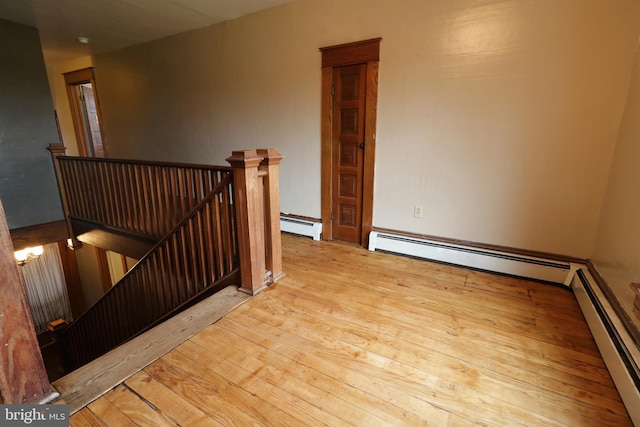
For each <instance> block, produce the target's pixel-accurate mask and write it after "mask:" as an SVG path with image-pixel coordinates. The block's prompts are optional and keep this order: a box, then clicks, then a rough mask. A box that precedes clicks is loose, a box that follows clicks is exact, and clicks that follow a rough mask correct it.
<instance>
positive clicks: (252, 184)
mask: <svg viewBox="0 0 640 427" xmlns="http://www.w3.org/2000/svg"><path fill="white" fill-rule="evenodd" d="M227 162H229V164H230V165H231V167H232V168H233V187H234V194H233V204H234V208H235V215H236V224H237V229H238V249H239V255H240V280H241V282H242V283H241V286H240V290H241V291H243V292H247V293H249V294H251V295H255V294H257V293H258V292H260V291H261V290H263V289H264V288H266V286H267V285H268V284H269V279H270V278H269V277H265V251H264V241H265V240H264V225H263V222H264V218H263V209H262V206H263V203H262V197H263V195H262V193H261V191H260V181H259V180H260V179H262V178H260V177H259V176H258V167H259V166H260V163H261V162H262V156H259V155H258V153H257V152H256V150H245V151H234V152H232V154H231V157H229V158H227Z"/></svg>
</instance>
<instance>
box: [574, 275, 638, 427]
mask: <svg viewBox="0 0 640 427" xmlns="http://www.w3.org/2000/svg"><path fill="white" fill-rule="evenodd" d="M571 287H572V288H573V292H574V294H575V295H576V299H577V300H578V304H580V309H581V310H582V313H583V314H584V317H585V319H586V320H587V324H588V325H589V329H590V330H591V333H592V334H593V338H594V339H595V341H596V344H598V349H599V350H600V354H601V355H602V359H603V360H604V363H605V364H606V365H607V369H608V370H609V373H610V374H611V378H612V379H613V382H614V383H615V385H616V388H617V389H618V392H619V393H620V397H621V398H622V401H623V402H624V405H625V407H626V408H627V412H629V416H630V418H631V421H632V422H633V424H634V425H636V426H640V369H639V368H638V361H640V350H638V347H637V346H636V344H635V343H634V341H633V338H632V337H631V336H630V335H629V334H628V333H627V330H626V329H625V327H624V325H623V323H622V321H621V320H620V318H619V317H618V315H617V314H616V312H615V310H614V309H613V307H612V306H611V304H609V302H608V301H607V298H606V297H605V296H604V294H603V293H602V290H601V289H600V287H599V286H598V283H597V282H596V280H595V279H594V278H593V276H592V275H591V273H589V272H588V269H587V267H586V266H584V268H581V269H579V270H578V271H577V274H576V275H575V276H574V277H573V280H572V281H571Z"/></svg>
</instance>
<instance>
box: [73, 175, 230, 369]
mask: <svg viewBox="0 0 640 427" xmlns="http://www.w3.org/2000/svg"><path fill="white" fill-rule="evenodd" d="M217 181H218V182H217V184H216V185H215V187H214V188H213V189H212V191H210V192H209V193H208V195H207V196H206V197H204V198H203V199H202V200H201V201H200V202H199V203H198V204H197V205H196V206H195V207H194V208H193V209H192V210H191V212H190V213H189V214H188V215H187V216H186V217H185V218H183V219H182V221H180V223H179V224H178V225H176V226H175V227H174V228H173V230H171V231H170V232H169V234H167V235H166V236H165V237H164V238H162V240H161V241H160V242H159V243H158V244H157V245H156V246H155V247H154V248H153V249H152V250H151V251H150V252H149V253H147V255H145V256H144V257H143V258H142V259H141V260H140V261H139V262H138V263H137V264H136V265H135V266H134V267H133V268H132V269H131V270H130V271H129V272H128V273H127V274H126V275H125V276H124V277H123V278H122V280H120V281H119V282H118V283H116V284H115V285H114V286H113V287H112V288H111V289H110V290H109V291H107V293H106V294H105V295H104V296H103V297H102V298H101V299H100V300H98V302H97V303H96V304H94V305H93V306H92V307H91V308H90V309H89V310H88V311H87V312H85V313H84V314H83V315H82V316H80V317H79V318H78V319H77V320H75V321H74V322H73V323H72V324H71V325H70V326H69V327H68V328H67V329H66V330H65V331H63V333H62V334H61V342H62V345H63V348H64V349H65V362H66V364H67V366H66V368H67V370H73V369H76V368H77V367H79V366H81V365H83V364H85V363H88V362H89V361H91V360H93V359H95V358H96V357H99V356H101V355H102V354H105V353H106V352H108V351H109V350H111V349H113V348H115V347H117V346H118V345H120V344H122V343H123V342H125V341H128V340H129V339H131V338H133V337H135V336H137V335H138V334H140V333H142V332H144V331H145V330H148V329H149V328H151V327H153V326H154V325H156V324H157V323H159V322H161V321H163V320H164V319H166V318H168V317H171V316H172V315H173V314H174V313H175V312H178V311H180V310H183V309H184V308H186V307H187V306H189V305H191V304H193V303H194V302H195V301H196V300H198V299H199V298H203V297H205V296H208V295H211V294H213V293H214V292H216V291H217V290H219V289H221V288H223V287H226V286H228V285H229V284H232V283H240V270H239V260H238V245H237V234H236V231H235V218H234V207H233V204H232V203H231V201H232V197H233V196H232V194H233V188H232V187H233V186H232V174H231V172H230V171H229V172H227V173H224V174H222V176H221V178H217Z"/></svg>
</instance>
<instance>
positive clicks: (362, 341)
mask: <svg viewBox="0 0 640 427" xmlns="http://www.w3.org/2000/svg"><path fill="white" fill-rule="evenodd" d="M256 308H258V309H257V310H256ZM262 311H264V312H265V314H264V315H262V316H259V314H260V313H261V312H262ZM274 312H275V313H279V314H280V313H284V314H285V316H277V317H279V318H282V317H285V318H286V322H288V323H289V328H288V330H292V331H296V333H297V334H299V335H300V336H303V337H306V338H311V339H313V337H312V334H313V333H316V331H318V332H319V333H322V334H324V335H331V336H332V337H335V338H337V339H338V340H340V341H341V342H343V343H346V344H348V345H352V346H354V347H357V348H361V349H363V350H367V351H371V352H372V353H374V354H377V355H382V356H385V357H388V358H389V359H392V360H395V361H399V362H402V363H405V364H407V365H409V366H411V367H414V368H416V369H420V370H423V371H424V372H429V371H433V364H434V362H435V364H436V365H437V366H444V367H445V368H444V369H441V370H440V371H441V372H440V373H439V375H440V376H441V378H446V379H447V381H450V382H452V383H454V382H457V383H458V384H462V385H464V384H465V382H466V381H468V379H469V377H471V379H472V381H473V382H474V383H476V382H477V383H478V384H481V385H477V386H476V384H474V388H479V389H481V390H482V391H483V393H486V394H490V395H492V396H493V397H494V398H498V399H506V401H507V402H515V404H516V405H522V404H524V403H526V402H528V401H529V399H531V398H535V399H536V401H537V402H538V405H537V407H536V412H539V413H543V412H544V410H545V408H546V411H547V412H546V414H547V416H548V417H551V416H553V417H554V418H556V419H558V418H559V417H558V414H560V413H561V412H562V411H564V410H567V411H569V412H572V414H571V415H570V416H571V417H575V415H579V416H585V417H587V419H589V417H590V416H593V411H597V412H601V411H606V412H605V413H607V414H608V413H610V412H613V411H612V408H617V409H618V414H615V413H612V414H611V416H610V417H609V418H608V419H606V421H607V422H611V423H616V422H618V419H619V417H620V416H624V417H626V411H625V410H624V408H623V407H622V406H621V405H619V404H617V406H616V403H617V402H615V401H613V400H610V399H609V400H607V399H603V398H601V397H597V398H596V399H594V398H593V397H595V396H591V397H592V399H591V402H592V403H591V404H586V403H585V400H586V396H583V395H582V393H579V392H576V394H575V395H574V396H571V395H567V394H566V393H550V394H548V392H549V391H552V390H550V389H549V388H546V389H545V388H542V387H539V386H538V385H536V384H533V383H531V382H526V383H525V382H522V381H520V382H519V383H517V384H516V385H514V386H512V387H510V388H509V387H508V386H507V387H505V384H509V383H510V382H511V381H512V380H513V379H514V378H518V376H515V377H514V376H512V375H511V374H505V373H502V372H497V371H496V370H490V369H485V368H484V367H483V366H481V365H480V364H478V363H476V362H475V360H474V361H464V360H461V359H458V358H456V357H452V356H450V355H448V354H445V353H441V352H438V351H435V350H433V349H431V348H427V347H419V346H416V345H415V344H413V343H408V342H404V341H402V340H399V339H398V338H397V337H391V336H385V335H384V334H381V333H369V332H368V331H367V330H366V329H358V328H355V327H354V326H353V324H350V323H346V322H340V321H334V320H333V319H332V318H331V317H318V315H315V316H314V318H313V319H311V318H310V317H309V316H305V315H304V314H302V313H297V312H295V311H293V310H291V309H290V308H289V306H285V305H282V304H281V300H280V299H279V298H265V304H263V305H260V306H257V307H256V305H254V309H253V310H252V311H251V312H250V313H249V312H248V313H249V314H250V315H252V316H253V317H256V318H258V319H259V320H261V321H263V322H272V324H273V319H274V318H275V316H273V313H274ZM318 321H319V322H318ZM318 323H320V324H322V325H323V327H324V328H323V329H319V328H318ZM283 326H285V324H283V323H279V324H278V327H283ZM317 339H318V338H317V337H316V340H317ZM510 380H511V381H510ZM578 394H580V396H579V397H578V396H577V395H578ZM518 396H519V398H520V400H519V401H518V400H517V398H518ZM550 398H551V399H550ZM545 400H546V402H545ZM594 402H597V405H598V406H595V407H594V406H592V405H593V403H594Z"/></svg>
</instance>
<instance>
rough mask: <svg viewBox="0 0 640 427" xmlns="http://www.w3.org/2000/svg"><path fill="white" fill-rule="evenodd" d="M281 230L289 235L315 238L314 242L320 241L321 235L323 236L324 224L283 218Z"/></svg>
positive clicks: (281, 219) (281, 218)
mask: <svg viewBox="0 0 640 427" xmlns="http://www.w3.org/2000/svg"><path fill="white" fill-rule="evenodd" d="M280 230H281V231H284V232H287V233H293V234H299V235H301V236H308V237H311V238H313V240H320V235H321V234H322V223H320V222H314V221H307V220H303V219H298V218H290V217H286V216H281V217H280Z"/></svg>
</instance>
